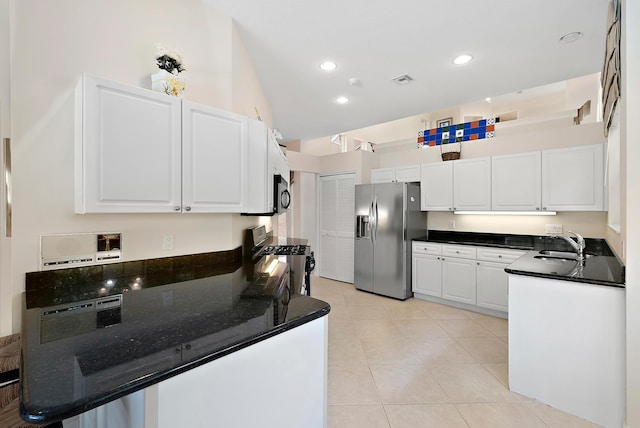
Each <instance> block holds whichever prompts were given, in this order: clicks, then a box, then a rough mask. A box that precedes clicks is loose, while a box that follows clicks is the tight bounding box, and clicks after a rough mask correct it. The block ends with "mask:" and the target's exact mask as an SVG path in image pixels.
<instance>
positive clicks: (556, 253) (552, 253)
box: [535, 250, 595, 260]
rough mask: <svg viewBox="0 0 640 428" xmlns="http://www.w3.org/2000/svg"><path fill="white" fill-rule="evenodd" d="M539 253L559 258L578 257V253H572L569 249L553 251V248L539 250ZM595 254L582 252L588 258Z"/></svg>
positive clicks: (573, 258) (574, 258)
mask: <svg viewBox="0 0 640 428" xmlns="http://www.w3.org/2000/svg"><path fill="white" fill-rule="evenodd" d="M540 254H542V255H543V256H549V257H555V258H560V259H572V260H576V259H577V258H578V255H577V254H576V253H573V252H571V251H554V250H541V251H540ZM593 256H595V254H591V253H584V258H585V259H588V258H589V257H593ZM540 257H541V256H535V258H536V259H537V258H540Z"/></svg>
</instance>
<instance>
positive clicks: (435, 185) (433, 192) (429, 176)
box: [420, 162, 453, 211]
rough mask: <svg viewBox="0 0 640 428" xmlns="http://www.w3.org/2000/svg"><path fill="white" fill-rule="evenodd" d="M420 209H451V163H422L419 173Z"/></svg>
mask: <svg viewBox="0 0 640 428" xmlns="http://www.w3.org/2000/svg"><path fill="white" fill-rule="evenodd" d="M420 207H421V209H422V211H452V210H453V163H452V162H442V163H428V164H423V165H422V167H421V174H420Z"/></svg>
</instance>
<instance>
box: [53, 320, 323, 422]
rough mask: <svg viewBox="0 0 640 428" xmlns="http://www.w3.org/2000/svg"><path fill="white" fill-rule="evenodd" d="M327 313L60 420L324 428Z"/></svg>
mask: <svg viewBox="0 0 640 428" xmlns="http://www.w3.org/2000/svg"><path fill="white" fill-rule="evenodd" d="M327 325H328V324H327V317H322V318H318V319H316V320H313V321H310V322H308V323H306V324H303V325H301V326H298V327H296V328H294V329H291V330H288V331H286V332H283V333H281V334H279V335H276V336H274V337H272V338H270V339H267V340H264V341H261V342H258V343H256V344H254V345H251V346H249V347H246V348H244V349H241V350H239V351H236V352H234V353H231V354H228V355H226V356H224V357H221V358H218V359H216V360H214V361H212V362H210V363H207V364H204V365H202V366H199V367H196V368H194V369H191V370H189V371H186V372H184V373H182V374H179V375H177V376H174V377H171V378H169V379H167V380H165V381H162V382H160V383H158V384H155V385H152V386H150V387H147V388H145V389H144V390H141V391H138V392H135V393H133V394H130V395H128V396H126V397H123V398H121V399H119V400H116V401H113V402H111V403H108V404H106V405H103V406H100V407H98V408H96V409H93V410H90V411H88V412H85V413H83V414H81V415H78V416H76V417H74V418H70V419H67V420H65V421H64V426H65V427H74V428H75V427H78V428H85V427H92V428H109V427H114V426H117V427H119V428H169V427H171V428H173V427H179V426H184V427H190V428H198V427H202V428H204V427H207V428H208V427H213V426H217V427H218V426H219V427H237V428H253V427H258V426H259V427H263V428H296V427H308V428H324V427H325V426H326V424H327V422H326V421H327V414H326V412H327V361H328V360H327Z"/></svg>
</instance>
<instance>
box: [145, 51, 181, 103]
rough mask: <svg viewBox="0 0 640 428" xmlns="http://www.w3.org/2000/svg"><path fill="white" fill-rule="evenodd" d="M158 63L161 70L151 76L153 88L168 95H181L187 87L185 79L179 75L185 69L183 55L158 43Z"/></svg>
mask: <svg viewBox="0 0 640 428" xmlns="http://www.w3.org/2000/svg"><path fill="white" fill-rule="evenodd" d="M156 64H157V65H158V68H160V71H159V72H158V73H156V74H153V75H152V76H151V82H152V83H151V86H152V88H153V89H154V90H158V91H160V92H164V93H165V94H167V95H173V96H175V97H178V96H181V95H182V93H183V92H184V88H185V85H184V79H183V78H182V76H180V75H179V74H180V73H181V72H183V71H184V70H185V67H184V61H183V60H182V57H181V56H180V55H179V54H178V53H177V52H176V51H174V50H169V49H167V48H165V47H164V46H163V45H161V44H157V45H156Z"/></svg>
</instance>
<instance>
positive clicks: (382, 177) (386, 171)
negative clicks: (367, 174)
mask: <svg viewBox="0 0 640 428" xmlns="http://www.w3.org/2000/svg"><path fill="white" fill-rule="evenodd" d="M394 181H396V169H395V168H377V169H372V170H371V182H372V183H393V182H394Z"/></svg>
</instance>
